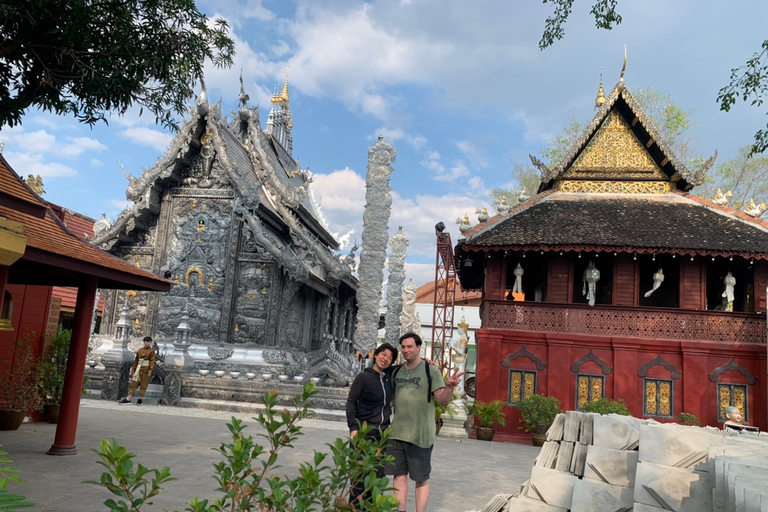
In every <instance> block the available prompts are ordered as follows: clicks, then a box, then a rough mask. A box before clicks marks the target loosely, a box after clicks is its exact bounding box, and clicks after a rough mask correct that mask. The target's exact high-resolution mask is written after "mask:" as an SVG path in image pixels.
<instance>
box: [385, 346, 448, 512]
mask: <svg viewBox="0 0 768 512" xmlns="http://www.w3.org/2000/svg"><path fill="white" fill-rule="evenodd" d="M421 344H422V341H421V338H420V337H419V335H418V334H414V333H406V334H403V335H402V336H401V337H400V350H401V352H402V355H403V358H404V359H405V364H403V365H402V366H401V367H400V368H398V369H397V370H395V372H394V374H393V376H392V394H393V397H394V406H395V415H394V418H393V419H392V427H391V430H390V435H389V441H390V446H389V450H388V452H389V454H390V455H392V456H393V457H394V458H395V461H394V462H393V463H392V465H391V466H390V467H389V468H388V471H387V474H390V475H394V480H393V485H394V487H395V497H396V498H397V501H398V502H399V504H400V511H405V504H406V500H407V498H408V476H409V475H410V477H411V480H413V481H414V482H416V489H415V498H416V512H426V510H427V503H428V502H429V474H430V472H431V471H432V465H431V458H432V446H433V445H434V444H435V437H436V434H435V401H437V402H439V403H440V404H442V405H448V404H449V403H450V401H451V399H452V398H453V388H454V387H456V385H457V384H458V383H459V379H460V378H461V375H462V373H459V372H454V373H453V375H451V376H450V377H449V378H448V381H447V382H446V383H445V384H444V383H443V376H442V375H441V374H440V370H438V369H437V368H435V367H434V366H432V365H431V364H427V362H426V361H424V360H422V358H421ZM428 372H429V373H428Z"/></svg>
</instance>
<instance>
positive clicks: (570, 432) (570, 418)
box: [563, 411, 581, 443]
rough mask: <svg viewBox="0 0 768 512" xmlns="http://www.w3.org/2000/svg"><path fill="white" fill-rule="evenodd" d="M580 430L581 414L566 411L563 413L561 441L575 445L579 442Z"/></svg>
mask: <svg viewBox="0 0 768 512" xmlns="http://www.w3.org/2000/svg"><path fill="white" fill-rule="evenodd" d="M580 429H581V413H580V412H578V411H567V412H566V413H565V427H564V429H563V441H568V442H571V443H576V442H578V441H579V432H580Z"/></svg>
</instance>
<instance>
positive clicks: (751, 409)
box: [476, 329, 768, 442]
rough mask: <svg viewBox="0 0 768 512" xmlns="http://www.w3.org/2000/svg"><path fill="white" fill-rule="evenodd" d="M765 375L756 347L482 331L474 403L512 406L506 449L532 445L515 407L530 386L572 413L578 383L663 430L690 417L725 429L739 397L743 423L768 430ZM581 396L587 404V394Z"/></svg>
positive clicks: (503, 431) (500, 432)
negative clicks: (727, 403)
mask: <svg viewBox="0 0 768 512" xmlns="http://www.w3.org/2000/svg"><path fill="white" fill-rule="evenodd" d="M766 371H767V367H766V351H765V346H764V345H758V344H731V343H728V344H725V343H715V342H707V341H680V340H659V339H642V338H628V337H608V336H604V337H603V336H593V335H589V336H587V335H576V334H562V333H557V334H548V333H543V332H529V331H512V330H501V329H479V330H478V331H477V394H476V398H477V399H478V400H482V401H488V400H502V401H505V402H507V403H509V404H511V405H510V406H509V407H508V408H507V409H506V423H507V425H506V427H501V428H497V429H496V438H497V439H501V440H507V441H517V442H528V439H529V437H530V436H528V435H525V434H524V432H523V430H521V429H520V428H519V427H521V426H522V423H521V422H520V414H519V413H518V411H517V408H516V407H515V406H514V404H513V402H515V399H516V397H517V396H520V395H519V393H522V394H523V395H525V394H530V392H531V384H532V385H533V390H532V392H533V393H536V394H540V395H549V396H554V397H556V398H557V399H558V400H560V403H561V404H562V408H563V409H564V410H573V409H576V408H577V401H578V400H579V384H578V379H579V377H581V378H582V380H581V382H590V383H591V384H593V385H594V388H592V387H590V388H588V391H589V389H595V390H597V389H598V388H601V393H602V395H603V396H605V397H607V398H612V399H623V400H624V402H625V403H626V404H627V407H628V408H629V410H630V412H631V413H632V414H633V415H634V416H636V417H639V418H653V419H655V420H658V421H661V422H671V421H675V418H676V417H677V416H678V415H679V414H680V413H681V412H686V413H689V414H693V415H695V416H697V417H698V418H699V419H700V420H701V422H702V424H703V425H710V426H714V427H720V426H722V419H721V418H720V412H721V403H722V401H723V400H724V399H726V398H727V397H728V396H731V397H735V399H737V400H745V404H746V411H747V413H746V416H747V417H746V418H745V419H746V421H747V422H748V423H749V424H751V425H756V426H758V427H760V429H761V430H765V429H766V428H768V413H767V411H766V410H765V408H764V407H763V405H764V404H765V403H766V382H765V378H764V377H765V375H766ZM520 376H522V381H521V380H520ZM526 379H527V381H526ZM517 382H522V384H520V385H518V384H517ZM526 382H527V383H528V389H525V388H526ZM581 392H582V399H583V393H584V388H583V386H582V389H581ZM729 394H730V395H729ZM742 396H743V398H742ZM649 411H651V412H652V413H649Z"/></svg>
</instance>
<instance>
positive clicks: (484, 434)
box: [475, 427, 496, 441]
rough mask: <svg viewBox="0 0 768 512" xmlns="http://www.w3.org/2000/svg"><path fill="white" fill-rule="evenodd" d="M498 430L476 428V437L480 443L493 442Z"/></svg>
mask: <svg viewBox="0 0 768 512" xmlns="http://www.w3.org/2000/svg"><path fill="white" fill-rule="evenodd" d="M495 435H496V429H495V428H491V427H475V437H476V438H477V439H478V440H479V441H493V436H495Z"/></svg>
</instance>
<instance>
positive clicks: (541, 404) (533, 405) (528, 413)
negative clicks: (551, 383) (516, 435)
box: [517, 395, 560, 434]
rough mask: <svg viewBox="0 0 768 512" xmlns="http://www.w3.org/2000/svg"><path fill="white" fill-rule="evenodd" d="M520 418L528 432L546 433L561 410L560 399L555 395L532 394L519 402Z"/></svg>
mask: <svg viewBox="0 0 768 512" xmlns="http://www.w3.org/2000/svg"><path fill="white" fill-rule="evenodd" d="M517 410H519V411H520V420H521V421H522V422H523V423H524V425H525V426H524V427H520V428H524V429H525V431H526V432H533V433H534V434H546V432H547V429H548V428H549V426H550V425H551V424H552V422H553V421H554V420H555V416H557V414H558V413H559V412H560V400H558V399H557V398H555V397H553V396H545V395H531V396H529V397H528V398H526V399H524V400H521V401H520V402H518V403H517Z"/></svg>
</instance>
